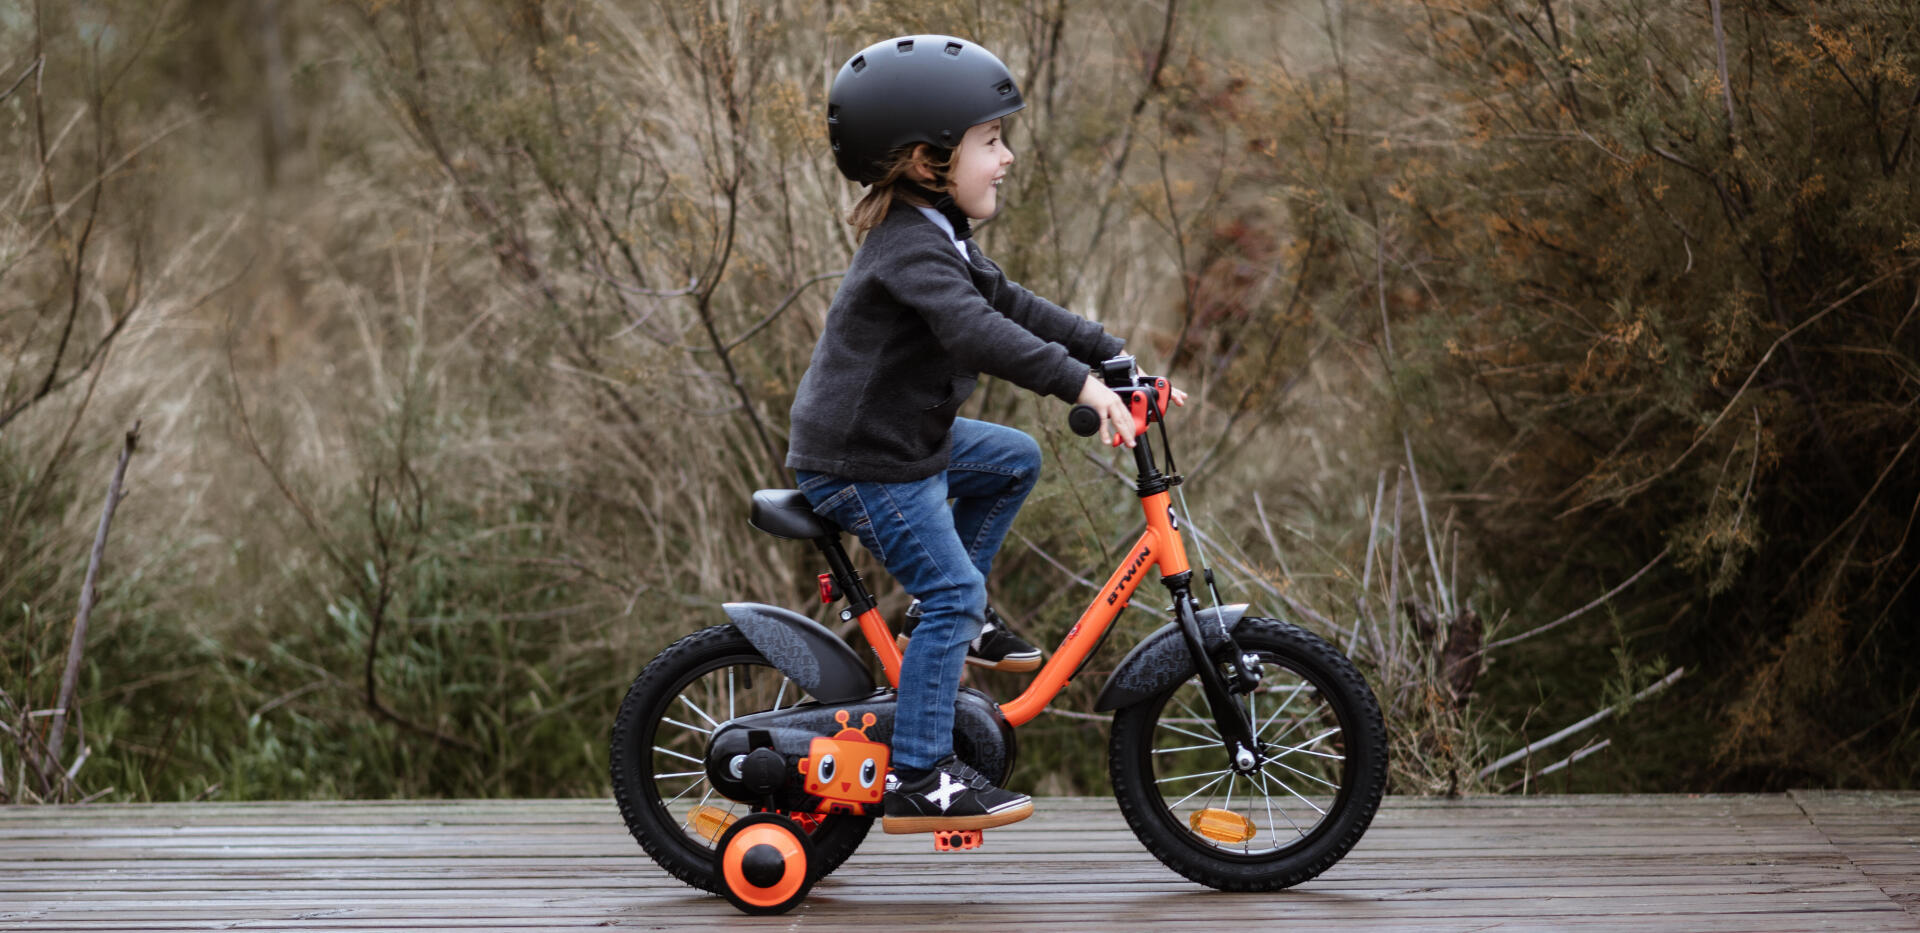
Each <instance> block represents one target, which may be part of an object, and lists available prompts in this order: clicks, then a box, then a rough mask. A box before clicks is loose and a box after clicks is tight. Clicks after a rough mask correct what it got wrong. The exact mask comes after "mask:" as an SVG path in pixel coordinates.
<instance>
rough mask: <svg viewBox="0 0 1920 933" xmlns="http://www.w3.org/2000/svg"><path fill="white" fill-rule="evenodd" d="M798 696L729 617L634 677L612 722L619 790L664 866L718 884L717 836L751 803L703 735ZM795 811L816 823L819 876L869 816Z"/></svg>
mask: <svg viewBox="0 0 1920 933" xmlns="http://www.w3.org/2000/svg"><path fill="white" fill-rule="evenodd" d="M802 699H803V696H802V694H801V691H800V688H799V687H797V686H795V685H794V683H793V682H792V681H791V680H788V679H787V677H786V676H785V675H784V674H781V673H780V671H779V670H778V669H777V668H775V667H773V666H772V665H771V664H769V663H767V659H766V658H765V657H762V656H761V654H760V652H759V651H758V650H756V649H755V648H754V647H753V644H752V643H751V642H749V641H747V638H746V636H745V635H742V634H740V630H739V629H736V628H734V627H733V626H732V625H717V626H714V627H712V628H707V629H702V630H700V631H698V632H694V633H693V634H691V635H688V636H686V637H685V638H682V639H680V640H679V641H677V642H674V643H673V644H672V645H670V646H668V648H667V650H665V651H662V652H660V655H659V656H658V657H656V658H654V659H653V661H652V662H651V663H649V664H648V665H647V666H646V669H645V670H643V671H641V672H640V676H639V677H637V678H635V679H634V681H633V686H632V687H630V688H629V689H628V690H627V696H626V699H625V700H623V701H622V702H621V703H620V713H619V715H618V716H616V717H615V719H614V722H613V747H612V765H611V767H612V777H613V796H614V800H615V801H617V802H618V803H619V804H620V815H621V816H622V817H623V818H624V819H625V820H626V823H627V830H628V831H629V832H631V833H632V834H633V838H634V839H635V840H637V841H638V842H639V843H640V846H641V848H643V849H645V850H646V851H647V854H648V855H649V856H652V857H653V860H654V861H655V862H658V863H659V864H660V867H661V868H664V869H666V870H667V872H668V873H669V874H672V875H673V876H674V877H676V878H679V879H680V880H681V881H684V882H686V883H688V884H690V885H693V886H694V887H696V888H700V889H702V890H706V891H712V892H715V893H721V890H722V888H723V884H722V882H721V878H720V875H719V871H718V868H717V864H716V859H715V857H714V845H715V843H716V842H717V841H718V840H719V839H720V838H721V836H722V834H724V833H725V832H726V831H727V830H728V829H729V828H730V827H731V826H732V825H733V824H734V823H735V822H736V821H737V820H739V819H741V818H743V817H745V816H747V815H748V814H750V813H751V812H752V808H751V807H749V806H747V805H746V804H743V803H739V802H737V801H734V800H730V799H728V798H726V797H722V796H721V795H720V794H719V793H718V792H716V791H715V790H714V788H713V785H712V784H711V783H709V782H708V781H707V774H706V753H707V741H708V739H709V738H711V737H712V735H713V733H714V732H715V731H717V730H718V729H719V727H720V725H721V724H722V723H725V722H726V721H728V720H730V719H734V718H737V717H740V716H745V715H747V714H749V713H758V712H762V711H765V710H773V709H785V708H786V707H789V706H792V705H794V704H795V703H798V702H800V700H802ZM792 816H794V817H795V818H796V819H795V821H796V822H797V823H799V824H800V825H801V826H803V827H805V828H806V829H808V830H809V831H810V832H809V837H810V841H811V844H812V848H813V852H812V856H813V857H812V858H810V860H809V861H810V862H811V863H812V864H813V866H814V870H815V872H816V874H815V877H816V878H820V877H825V876H826V875H827V874H828V873H829V872H831V871H833V870H834V869H835V868H838V867H840V863H841V862H844V861H846V860H847V857H848V856H850V855H852V854H853V851H854V850H855V849H857V848H859V846H860V842H861V840H863V839H865V838H866V836H867V830H868V829H870V828H871V827H872V825H873V818H872V817H867V816H850V815H837V816H825V817H816V816H815V815H813V814H792Z"/></svg>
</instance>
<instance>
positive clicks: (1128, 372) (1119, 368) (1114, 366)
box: [1067, 354, 1172, 437]
mask: <svg viewBox="0 0 1920 933" xmlns="http://www.w3.org/2000/svg"><path fill="white" fill-rule="evenodd" d="M1099 371H1100V379H1101V381H1102V382H1105V383H1106V384H1107V387H1108V388H1110V389H1112V390H1113V391H1114V392H1116V393H1119V394H1120V395H1123V396H1126V399H1127V407H1128V408H1129V409H1131V410H1132V412H1133V425H1134V427H1133V433H1134V436H1135V437H1138V436H1140V435H1142V434H1145V433H1147V425H1148V424H1149V423H1151V422H1154V421H1159V420H1160V419H1161V418H1162V417H1163V416H1164V415H1165V413H1166V410H1167V404H1168V402H1169V393H1170V392H1171V390H1172V386H1171V385H1170V384H1169V383H1168V382H1167V380H1165V379H1161V378H1158V377H1154V376H1147V375H1143V374H1142V373H1141V372H1140V368H1139V367H1138V366H1137V365H1135V363H1134V358H1133V356H1132V355H1130V354H1127V355H1121V356H1116V357H1114V358H1113V359H1110V360H1105V361H1103V362H1102V363H1101V364H1100V366H1099ZM1067 427H1068V428H1069V429H1071V430H1072V431H1073V433H1075V434H1078V435H1080V436H1081V437H1092V436H1094V435H1096V434H1099V433H1100V413H1099V412H1097V411H1094V410H1093V409H1092V408H1090V407H1088V406H1086V405H1075V406H1073V409H1072V410H1071V411H1069V412H1067Z"/></svg>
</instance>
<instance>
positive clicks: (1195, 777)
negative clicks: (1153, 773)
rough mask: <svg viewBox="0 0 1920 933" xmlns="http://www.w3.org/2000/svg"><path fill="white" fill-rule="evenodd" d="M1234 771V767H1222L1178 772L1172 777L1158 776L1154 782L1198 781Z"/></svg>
mask: <svg viewBox="0 0 1920 933" xmlns="http://www.w3.org/2000/svg"><path fill="white" fill-rule="evenodd" d="M1232 773H1233V769H1232V768H1222V769H1220V770H1218V771H1200V772H1197V773H1194V774H1176V775H1173V776H1172V777H1163V778H1156V779H1154V782H1153V783H1155V784H1165V783H1167V782H1169V781H1197V780H1199V779H1201V778H1203V777H1215V776H1218V775H1223V774H1232Z"/></svg>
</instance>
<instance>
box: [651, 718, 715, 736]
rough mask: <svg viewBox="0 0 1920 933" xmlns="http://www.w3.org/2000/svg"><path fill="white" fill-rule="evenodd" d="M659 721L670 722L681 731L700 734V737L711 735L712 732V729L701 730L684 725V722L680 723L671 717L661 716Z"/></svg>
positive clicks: (697, 727)
mask: <svg viewBox="0 0 1920 933" xmlns="http://www.w3.org/2000/svg"><path fill="white" fill-rule="evenodd" d="M660 721H661V722H670V723H673V724H674V725H676V726H679V727H680V728H682V729H685V730H687V731H688V732H698V733H700V734H701V735H712V734H713V730H712V729H702V728H700V727H699V726H691V725H688V724H686V723H684V722H681V721H680V720H678V719H674V718H672V717H670V716H662V717H660Z"/></svg>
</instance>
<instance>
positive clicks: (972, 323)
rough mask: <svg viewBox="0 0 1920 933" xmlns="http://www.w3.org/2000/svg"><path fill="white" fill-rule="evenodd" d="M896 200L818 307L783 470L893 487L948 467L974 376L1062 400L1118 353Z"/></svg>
mask: <svg viewBox="0 0 1920 933" xmlns="http://www.w3.org/2000/svg"><path fill="white" fill-rule="evenodd" d="M963 242H964V243H965V244H966V247H967V253H968V255H969V256H971V257H972V262H971V263H968V262H966V261H964V260H962V259H961V258H960V252H959V251H958V250H956V249H954V248H953V241H952V240H951V239H949V238H948V236H947V233H946V231H944V230H941V229H940V228H939V227H937V226H935V225H934V224H933V222H932V221H930V220H928V219H927V218H926V216H925V215H923V214H921V213H920V212H919V211H918V210H916V209H914V208H913V207H911V206H908V205H906V204H903V203H900V202H895V204H894V207H893V210H892V211H891V212H889V213H888V214H887V217H886V219H885V220H882V221H881V222H880V224H879V225H878V226H876V227H874V228H873V230H871V231H870V232H868V234H867V238H866V240H865V241H864V242H863V243H861V245H860V248H859V250H857V251H855V253H854V254H853V263H852V265H850V266H849V267H848V268H847V275H846V278H845V279H843V280H841V283H840V290H839V292H838V293H837V294H835V295H834V298H833V304H832V306H831V307H830V308H829V309H828V310H827V325H826V329H825V331H824V332H822V333H821V335H820V342H819V343H818V344H816V345H815V346H814V348H813V361H812V362H811V363H810V364H808V366H807V373H806V375H805V376H803V377H801V379H800V389H799V391H798V392H797V393H796V394H795V396H794V399H793V433H792V436H791V439H790V442H789V444H790V446H789V451H788V454H787V466H788V467H790V468H792V469H797V470H812V471H814V472H817V473H831V474H834V475H836V476H842V477H845V478H847V479H852V480H861V481H867V482H882V483H903V482H910V481H912V480H917V479H924V478H926V477H928V476H932V475H933V474H935V473H938V472H940V471H941V470H944V469H946V468H947V457H948V453H949V450H950V448H951V446H952V442H951V439H950V438H949V434H950V432H951V430H952V428H953V419H954V415H955V413H956V412H958V411H959V410H960V403H962V402H965V401H966V400H967V396H968V395H970V394H972V392H973V387H974V384H975V382H976V381H977V380H978V378H979V375H980V374H981V373H986V374H988V375H991V376H998V377H1000V378H1002V379H1005V380H1007V381H1009V382H1012V383H1013V384H1015V385H1018V386H1021V387H1023V388H1027V389H1031V390H1033V391H1035V392H1039V393H1041V394H1044V395H1054V396H1058V397H1060V398H1062V399H1065V400H1067V401H1068V402H1072V401H1074V400H1076V399H1078V398H1079V397H1080V389H1081V387H1082V386H1083V385H1084V384H1085V383H1086V380H1087V373H1088V372H1089V369H1088V367H1089V365H1090V364H1094V363H1098V362H1099V361H1101V360H1104V359H1107V358H1109V357H1112V356H1116V355H1118V354H1119V353H1120V351H1121V348H1122V347H1123V346H1125V343H1124V342H1123V341H1122V340H1120V338H1118V337H1113V336H1110V335H1108V334H1107V332H1106V330H1105V329H1104V328H1102V327H1101V326H1100V325H1099V324H1096V323H1094V322H1092V321H1089V320H1087V319H1086V318H1083V317H1081V316H1079V315H1077V314H1074V313H1073V312H1071V311H1068V310H1066V309H1065V308H1062V307H1060V306H1059V305H1056V304H1053V303H1052V302H1050V301H1047V300H1046V299H1044V298H1041V297H1039V296H1037V295H1035V294H1033V293H1032V292H1030V291H1027V290H1026V289H1024V288H1021V287H1020V286H1019V285H1017V284H1015V283H1013V282H1009V281H1007V277H1006V276H1005V275H1004V274H1002V273H1001V271H1000V267H999V266H996V265H994V264H993V261H992V260H990V259H988V258H987V257H986V256H985V255H984V254H982V253H981V252H980V248H979V247H978V246H975V245H974V243H973V241H972V240H966V241H963Z"/></svg>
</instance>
